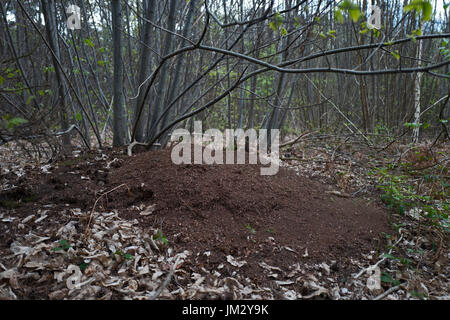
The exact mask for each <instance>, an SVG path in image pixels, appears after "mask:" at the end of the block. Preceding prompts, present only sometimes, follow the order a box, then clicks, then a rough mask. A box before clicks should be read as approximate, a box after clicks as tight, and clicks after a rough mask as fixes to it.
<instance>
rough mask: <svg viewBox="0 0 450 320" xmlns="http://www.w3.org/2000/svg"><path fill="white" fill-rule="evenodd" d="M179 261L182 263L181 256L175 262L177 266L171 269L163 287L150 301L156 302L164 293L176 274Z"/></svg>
mask: <svg viewBox="0 0 450 320" xmlns="http://www.w3.org/2000/svg"><path fill="white" fill-rule="evenodd" d="M178 261H180V257H179V256H178V258H177V261H175V264H174V265H173V266H172V269H170V272H169V275H168V276H167V278H166V280H164V282H163V283H162V285H161V286H160V287H159V288H158V290H156V292H155V294H154V295H153V297H151V298H150V300H156V298H158V297H159V295H160V294H161V292H163V290H164V289H165V288H166V287H167V285H168V284H169V282H170V280H171V279H172V276H173V274H174V273H175V270H176V269H177V267H178Z"/></svg>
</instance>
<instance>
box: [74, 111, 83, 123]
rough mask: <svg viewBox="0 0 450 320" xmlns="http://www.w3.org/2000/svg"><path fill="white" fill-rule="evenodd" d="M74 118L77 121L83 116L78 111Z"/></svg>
mask: <svg viewBox="0 0 450 320" xmlns="http://www.w3.org/2000/svg"><path fill="white" fill-rule="evenodd" d="M75 120H77V121H81V120H83V116H82V115H81V113H79V112H78V113H77V114H76V115H75Z"/></svg>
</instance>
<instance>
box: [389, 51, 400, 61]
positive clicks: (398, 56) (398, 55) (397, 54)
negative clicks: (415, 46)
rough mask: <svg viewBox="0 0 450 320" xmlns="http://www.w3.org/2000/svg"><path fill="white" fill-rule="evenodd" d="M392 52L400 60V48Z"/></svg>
mask: <svg viewBox="0 0 450 320" xmlns="http://www.w3.org/2000/svg"><path fill="white" fill-rule="evenodd" d="M391 54H392V55H393V56H394V57H395V59H397V60H400V53H399V52H398V50H395V51H393V52H391Z"/></svg>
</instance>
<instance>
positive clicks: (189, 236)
mask: <svg viewBox="0 0 450 320" xmlns="http://www.w3.org/2000/svg"><path fill="white" fill-rule="evenodd" d="M26 176H27V177H28V178H25V179H24V178H21V181H20V187H19V189H17V188H16V189H12V190H10V191H7V192H2V193H1V194H0V199H1V200H2V201H3V202H4V203H10V202H12V203H13V204H14V205H15V204H17V205H15V207H14V208H8V209H7V210H14V211H15V213H14V215H15V216H17V217H19V218H20V217H22V216H23V217H26V216H27V215H28V214H30V212H33V211H32V210H33V208H34V210H35V211H36V210H37V209H38V208H39V209H42V208H46V210H48V212H47V213H46V214H48V215H49V219H53V220H56V221H57V220H61V222H63V223H67V221H68V220H67V219H68V218H67V215H65V214H63V212H65V211H66V212H67V211H68V210H70V209H71V208H80V209H81V210H82V211H86V212H90V210H91V209H92V207H93V205H94V202H95V200H96V199H98V198H99V196H100V195H101V194H103V193H105V192H107V191H110V190H112V189H113V188H116V187H118V186H121V185H123V186H122V187H120V188H118V189H117V190H116V191H114V192H111V193H109V194H108V195H107V196H104V197H102V199H101V200H100V201H99V202H98V204H97V207H96V208H95V210H96V211H99V212H108V211H112V210H118V212H119V215H120V217H122V218H124V219H127V220H134V219H138V221H139V225H140V227H143V228H144V229H145V228H146V227H153V228H157V229H160V230H162V234H163V235H164V236H165V237H167V240H168V242H169V246H170V247H173V248H174V249H175V250H176V251H183V250H190V251H191V252H192V253H193V256H194V257H196V259H195V261H190V263H191V268H192V269H198V268H202V267H204V268H206V269H215V268H217V267H218V266H219V265H220V264H223V263H226V261H227V256H228V255H232V256H235V257H240V258H242V259H245V260H246V262H247V263H246V264H245V265H244V266H243V267H242V268H241V271H242V272H243V273H245V274H246V276H247V277H248V278H249V279H251V280H252V282H254V283H257V284H260V285H265V284H267V283H268V278H267V274H265V273H263V269H262V268H261V267H260V266H259V264H260V263H261V262H265V263H267V264H268V265H275V266H277V267H279V268H282V269H283V270H288V269H289V268H290V267H291V266H292V265H294V264H295V263H299V262H300V263H302V262H311V261H314V262H322V261H327V262H328V263H330V262H331V267H332V269H333V270H334V271H338V272H340V273H343V274H346V275H349V274H350V272H351V270H350V269H352V268H353V269H354V266H350V263H349V261H350V258H359V257H361V255H362V254H367V253H369V252H371V251H376V250H378V249H380V250H382V249H383V245H382V243H381V239H382V237H381V234H382V233H383V232H389V227H388V222H387V213H386V211H385V210H383V209H382V208H381V207H380V206H379V205H378V204H375V203H368V202H367V201H365V200H362V199H354V198H350V199H344V198H340V197H338V196H336V195H333V194H332V193H330V191H332V190H333V188H332V187H331V186H327V185H323V184H320V183H318V182H315V181H312V180H309V179H307V178H304V177H301V176H298V175H297V174H296V173H295V172H294V171H292V170H288V169H283V168H281V169H280V172H279V174H278V175H276V176H261V175H260V167H259V166H257V165H231V166H230V165H221V166H217V165H216V166H197V165H180V166H177V165H174V164H173V163H172V161H171V159H170V151H169V150H163V151H152V152H147V153H141V154H138V155H136V156H133V157H131V158H128V157H125V156H123V155H122V154H121V153H120V154H119V153H111V154H109V156H108V157H106V156H104V157H101V156H99V154H96V153H92V154H90V155H89V156H87V157H85V158H83V159H72V160H68V161H65V162H61V163H59V165H58V167H57V168H56V169H54V170H53V171H52V172H50V173H47V174H44V173H41V174H37V173H36V172H34V173H33V174H31V173H30V174H28V175H26ZM24 188H25V189H24ZM14 190H15V191H14ZM18 193H20V194H21V196H17V194H18ZM29 197H34V198H33V200H35V201H34V202H32V203H31V202H27V201H21V199H24V198H27V199H28V198H29ZM153 205H154V207H152V208H154V210H153V212H152V213H151V214H149V215H146V216H142V215H140V213H141V210H142V209H143V208H147V207H149V206H153ZM0 210H5V208H4V207H3V208H0ZM4 227H6V226H4ZM1 242H2V247H3V248H6V247H8V246H9V243H10V242H11V239H3V238H2V239H1ZM208 252H209V253H208ZM205 253H206V254H205ZM353 271H354V270H353ZM224 272H226V271H224Z"/></svg>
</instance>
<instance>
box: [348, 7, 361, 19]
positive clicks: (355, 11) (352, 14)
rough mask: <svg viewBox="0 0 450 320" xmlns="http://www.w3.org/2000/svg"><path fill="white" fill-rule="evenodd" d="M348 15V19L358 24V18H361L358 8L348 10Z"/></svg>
mask: <svg viewBox="0 0 450 320" xmlns="http://www.w3.org/2000/svg"><path fill="white" fill-rule="evenodd" d="M348 13H349V14H350V18H352V20H353V22H358V20H359V17H360V16H361V11H359V9H358V8H352V9H349V10H348Z"/></svg>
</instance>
